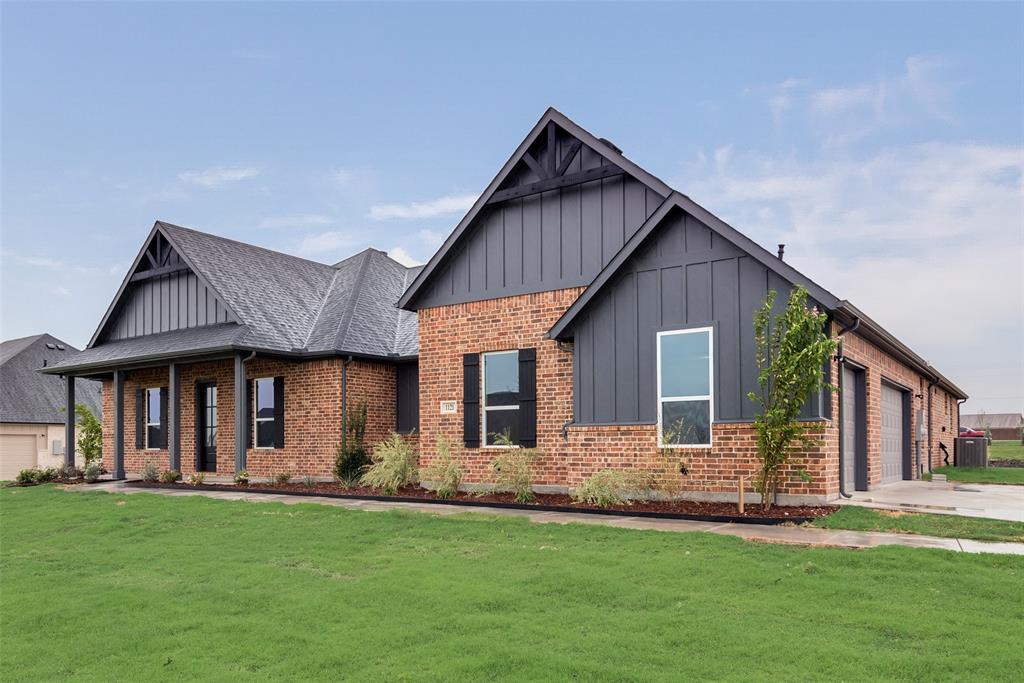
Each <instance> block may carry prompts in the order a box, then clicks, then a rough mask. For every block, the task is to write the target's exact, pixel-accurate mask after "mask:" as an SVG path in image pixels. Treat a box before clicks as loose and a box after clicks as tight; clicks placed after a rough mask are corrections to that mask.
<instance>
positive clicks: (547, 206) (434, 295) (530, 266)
mask: <svg viewBox="0 0 1024 683" xmlns="http://www.w3.org/2000/svg"><path fill="white" fill-rule="evenodd" d="M570 143H571V140H568V139H560V142H559V147H558V149H559V152H558V153H559V154H563V153H564V152H563V151H562V150H563V148H565V147H567V146H568V145H569V144H570ZM538 154H539V159H538V160H539V162H540V163H542V164H543V163H545V157H544V154H543V153H538ZM607 163H608V162H607V160H605V159H604V157H602V156H600V155H598V154H597V153H596V152H594V151H593V150H591V149H590V148H589V147H587V146H586V145H583V146H582V147H581V149H580V152H579V154H577V155H576V157H575V159H574V160H573V162H572V163H571V164H570V166H569V168H568V170H567V171H566V172H567V173H574V172H578V171H583V170H588V169H591V168H596V167H598V166H601V165H604V164H607ZM536 180H537V176H536V175H534V174H533V172H532V171H530V170H529V169H527V168H523V170H520V171H518V172H517V173H515V174H513V175H512V176H510V177H509V179H507V181H506V182H505V183H503V185H502V187H503V188H508V187H516V186H519V185H523V184H528V183H532V182H535V181H536ZM663 200H664V197H662V196H661V195H659V194H658V193H656V192H654V191H653V190H651V189H650V188H648V187H647V186H646V185H644V184H643V183H641V182H640V181H638V180H636V179H635V178H633V177H632V176H629V175H628V174H623V175H621V176H616V177H612V178H605V179H603V180H594V181H590V182H587V183H582V184H580V185H575V186H572V187H567V188H563V189H560V190H551V191H548V192H543V193H540V194H534V195H530V196H528V197H522V198H517V199H510V200H506V201H503V202H499V203H496V204H493V205H490V206H487V207H485V208H484V209H483V211H481V213H480V215H479V216H477V218H476V220H475V221H474V224H473V225H472V226H471V227H470V229H469V230H468V231H467V235H466V238H465V240H464V241H463V243H462V247H461V248H460V249H458V250H457V251H456V252H455V253H454V254H453V255H452V256H451V257H450V258H448V260H447V262H446V263H444V264H443V265H442V266H441V268H440V269H439V271H438V272H437V275H436V276H435V277H434V278H433V279H432V283H431V284H430V285H429V289H428V291H426V292H424V293H423V294H422V295H420V296H418V297H417V302H416V307H417V308H429V307H432V306H446V305H450V304H457V303H465V302H468V301H479V300H483V299H495V298H498V297H503V296H515V295H519V294H529V293H534V292H544V291H551V290H557V289H565V288H569V287H582V286H585V285H588V284H590V283H591V282H592V281H593V279H594V277H595V276H596V275H597V274H598V273H599V272H600V271H601V268H603V267H604V266H605V265H606V264H607V263H608V262H609V261H610V260H611V259H612V257H613V256H614V255H615V254H616V253H617V252H618V251H619V249H621V248H622V245H623V244H624V243H625V242H626V240H628V239H629V238H630V237H631V236H632V235H633V233H634V232H636V230H637V229H638V228H639V227H640V226H641V225H642V224H643V223H644V221H645V220H647V218H648V217H649V216H650V215H651V214H652V213H654V210H655V209H656V208H658V206H659V205H660V204H661V203H662V201H663Z"/></svg>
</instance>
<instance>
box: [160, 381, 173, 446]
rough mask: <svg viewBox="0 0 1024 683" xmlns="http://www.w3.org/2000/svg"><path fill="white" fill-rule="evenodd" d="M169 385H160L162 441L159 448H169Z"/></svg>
mask: <svg viewBox="0 0 1024 683" xmlns="http://www.w3.org/2000/svg"><path fill="white" fill-rule="evenodd" d="M169 424H170V421H169V420H168V419H167V387H160V439H159V441H160V443H159V444H158V445H157V448H167V426H168V425H169Z"/></svg>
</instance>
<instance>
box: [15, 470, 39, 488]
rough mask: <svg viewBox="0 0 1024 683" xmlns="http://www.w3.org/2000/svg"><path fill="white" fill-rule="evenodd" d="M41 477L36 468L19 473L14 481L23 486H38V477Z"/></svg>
mask: <svg viewBox="0 0 1024 683" xmlns="http://www.w3.org/2000/svg"><path fill="white" fill-rule="evenodd" d="M38 476H39V470H37V469H36V468H34V467H29V468H27V469H24V470H22V471H21V472H18V476H17V477H15V478H14V481H15V482H17V483H18V484H21V485H23V486H31V485H32V484H38V483H39V482H38V481H37V479H36V478H37V477H38Z"/></svg>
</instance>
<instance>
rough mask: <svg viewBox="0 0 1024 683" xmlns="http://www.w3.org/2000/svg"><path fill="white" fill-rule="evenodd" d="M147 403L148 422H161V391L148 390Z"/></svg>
mask: <svg viewBox="0 0 1024 683" xmlns="http://www.w3.org/2000/svg"><path fill="white" fill-rule="evenodd" d="M146 403H147V404H148V410H149V418H148V419H147V420H146V421H147V422H153V423H155V422H160V390H159V389H146Z"/></svg>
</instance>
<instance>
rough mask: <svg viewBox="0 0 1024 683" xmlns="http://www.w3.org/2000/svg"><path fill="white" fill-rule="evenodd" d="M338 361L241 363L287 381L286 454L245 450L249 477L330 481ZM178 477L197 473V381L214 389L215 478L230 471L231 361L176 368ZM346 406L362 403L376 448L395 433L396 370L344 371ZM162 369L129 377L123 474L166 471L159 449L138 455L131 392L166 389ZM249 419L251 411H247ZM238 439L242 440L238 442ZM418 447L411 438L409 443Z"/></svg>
mask: <svg viewBox="0 0 1024 683" xmlns="http://www.w3.org/2000/svg"><path fill="white" fill-rule="evenodd" d="M341 366H342V361H341V359H340V358H330V359H324V360H314V361H306V362H290V361H280V360H273V359H267V358H260V357H257V358H254V359H253V360H252V361H250V362H248V363H246V378H247V379H256V378H260V377H284V387H285V389H284V392H285V409H284V423H285V445H284V448H278V449H262V448H249V449H247V451H246V469H247V470H248V472H249V474H250V475H251V476H254V477H270V476H273V475H274V474H277V473H280V472H289V473H291V474H292V475H293V476H296V477H298V476H304V475H310V476H316V477H329V476H331V473H332V469H333V467H334V456H335V450H336V448H337V446H338V444H339V443H340V442H341V431H342V428H341V422H342V420H341V412H342V411H341ZM180 367H181V375H180V376H181V393H180V398H181V432H180V433H181V471H182V473H183V474H184V475H186V476H187V475H188V474H190V473H192V472H194V471H195V461H196V423H195V405H196V382H199V381H213V382H216V384H217V463H216V472H215V474H217V475H226V476H230V475H233V474H234V472H235V448H234V443H235V441H234V439H235V401H234V386H235V385H234V363H233V361H231V360H224V361H214V362H207V363H192V364H181V366H180ZM347 375H348V391H347V401H348V404H349V406H350V407H351V406H353V405H355V403H356V402H357V401H359V400H360V399H366V401H367V415H368V419H367V427H366V443H367V445H368V446H371V447H372V445H373V444H376V443H379V442H380V441H381V440H382V439H384V438H385V437H386V436H387V435H388V434H390V433H391V432H392V431H394V428H395V419H396V418H395V368H394V366H393V365H391V364H388V363H375V362H369V361H362V360H358V361H353V362H351V363H350V364H349V366H348V371H347ZM168 381H169V375H168V369H167V368H165V367H164V368H150V369H146V370H136V371H129V372H127V373H126V374H125V383H124V451H125V452H124V460H125V462H124V464H125V471H126V472H129V473H133V474H137V473H139V472H141V470H142V467H143V466H144V465H145V463H146V462H152V463H153V464H154V465H156V466H157V467H158V468H159V469H160V470H165V469H167V468H168V467H169V466H170V455H169V453H168V450H167V449H166V448H164V449H137V448H135V390H136V389H138V388H143V389H145V388H147V387H163V386H168ZM250 415H251V411H250ZM243 438H245V437H244V436H243ZM413 441H415V437H413ZM103 463H104V466H105V467H106V468H107V469H109V470H112V469H113V465H114V401H113V383H112V382H111V381H109V380H108V381H105V382H104V383H103Z"/></svg>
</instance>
